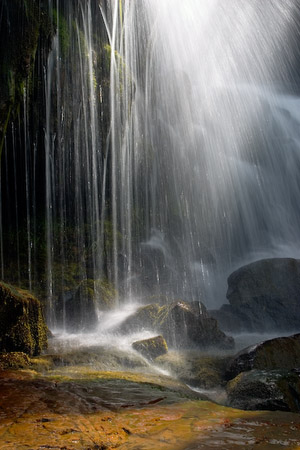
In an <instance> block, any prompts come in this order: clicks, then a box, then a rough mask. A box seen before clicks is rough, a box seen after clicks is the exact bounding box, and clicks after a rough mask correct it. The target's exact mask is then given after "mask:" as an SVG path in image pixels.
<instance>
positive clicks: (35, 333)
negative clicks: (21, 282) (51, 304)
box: [0, 283, 47, 355]
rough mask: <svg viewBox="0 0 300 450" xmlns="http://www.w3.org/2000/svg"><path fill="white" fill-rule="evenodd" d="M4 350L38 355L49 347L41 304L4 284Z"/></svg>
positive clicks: (0, 315) (0, 300)
mask: <svg viewBox="0 0 300 450" xmlns="http://www.w3.org/2000/svg"><path fill="white" fill-rule="evenodd" d="M0 330H1V331H0V350H1V351H6V352H11V351H22V352H25V353H27V354H29V355H38V354H39V353H41V351H42V350H43V349H44V348H46V347H47V327H46V324H45V321H44V318H43V315H42V310H41V305H40V302H39V301H38V300H37V299H36V298H35V297H33V296H32V295H31V294H30V293H29V292H27V291H23V290H21V289H17V288H14V287H13V286H9V285H7V284H5V283H0Z"/></svg>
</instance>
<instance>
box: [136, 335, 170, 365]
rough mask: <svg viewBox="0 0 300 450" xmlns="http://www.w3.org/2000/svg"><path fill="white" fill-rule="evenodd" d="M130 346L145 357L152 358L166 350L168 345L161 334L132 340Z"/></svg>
mask: <svg viewBox="0 0 300 450" xmlns="http://www.w3.org/2000/svg"><path fill="white" fill-rule="evenodd" d="M132 347H133V348H134V350H136V351H137V352H139V353H141V354H142V355H143V356H145V357H146V358H148V359H150V360H153V359H155V358H157V357H158V356H161V355H164V354H165V353H167V352H168V346H167V343H166V341H165V339H164V338H163V337H162V336H155V337H153V338H150V339H143V340H142V341H136V342H133V344H132Z"/></svg>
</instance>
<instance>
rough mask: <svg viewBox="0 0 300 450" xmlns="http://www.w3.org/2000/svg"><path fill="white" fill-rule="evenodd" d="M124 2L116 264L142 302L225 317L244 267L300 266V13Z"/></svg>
mask: <svg viewBox="0 0 300 450" xmlns="http://www.w3.org/2000/svg"><path fill="white" fill-rule="evenodd" d="M122 3H123V18H122V19H120V17H119V15H118V13H117V10H118V11H119V12H120V9H119V8H120V5H119V2H117V1H115V2H114V9H113V14H112V16H113V31H112V33H111V34H112V36H113V39H112V47H113V48H114V49H115V51H116V55H117V57H116V58H115V59H114V61H113V65H112V84H111V89H112V99H111V100H112V108H111V111H112V123H113V128H114V129H113V135H114V137H113V142H112V151H113V156H112V158H113V163H112V165H113V169H112V171H113V173H112V177H113V183H114V184H113V186H114V190H115V192H114V191H113V198H114V202H115V221H116V223H117V224H118V227H119V228H120V230H121V233H122V235H123V236H124V239H123V242H122V247H120V248H119V249H118V253H121V254H123V255H124V259H125V258H126V260H127V263H128V264H127V267H126V269H127V270H128V274H127V275H128V279H129V280H130V288H131V290H133V291H134V290H135V291H136V292H139V294H140V295H141V293H145V292H148V293H149V294H152V293H154V292H157V293H165V294H168V295H169V296H171V297H172V296H173V297H174V296H176V295H180V296H181V297H184V298H187V299H191V298H194V299H199V298H201V297H202V299H203V301H204V303H206V304H209V305H216V304H218V303H221V302H223V301H224V293H225V291H226V286H225V280H226V277H227V276H228V274H229V273H230V272H231V271H232V270H233V268H235V267H237V266H238V265H241V264H242V263H245V262H249V261H251V260H253V259H257V258H258V257H260V256H275V255H277V256H296V257H299V251H298V250H297V248H299V237H300V236H299V225H300V210H299V206H298V203H299V202H298V198H299V194H300V184H299V177H298V173H299V163H300V159H299V158H300V146H299V143H300V140H299V138H300V135H299V121H300V114H299V110H300V109H299V106H300V99H299V97H298V95H297V93H295V90H294V88H295V85H296V83H297V82H299V79H297V77H296V74H297V69H298V70H299V53H297V39H299V12H300V9H299V4H298V2H297V1H295V0H288V1H285V2H284V3H283V2H280V1H277V0H272V1H269V2H267V3H265V2H264V3H263V4H262V3H261V2H259V1H256V0H251V1H250V0H243V1H242V2H241V1H235V0H232V1H230V2H226V3H224V2H222V1H219V0H214V1H207V0H201V1H199V0H197V1H196V0H187V1H185V2H182V1H180V0H178V1H174V0H166V1H164V2H161V1H159V0H151V1H149V0H142V1H141V0H139V1H130V2H129V1H128V2H122ZM116 30H117V31H116ZM297 58H298V59H297ZM297 65H298V66H297ZM114 180H115V181H114Z"/></svg>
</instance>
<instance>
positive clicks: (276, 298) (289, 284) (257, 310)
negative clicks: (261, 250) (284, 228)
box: [211, 258, 300, 332]
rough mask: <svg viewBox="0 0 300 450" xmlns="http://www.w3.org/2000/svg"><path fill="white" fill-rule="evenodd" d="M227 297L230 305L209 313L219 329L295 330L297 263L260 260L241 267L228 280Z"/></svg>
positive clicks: (299, 296)
mask: <svg viewBox="0 0 300 450" xmlns="http://www.w3.org/2000/svg"><path fill="white" fill-rule="evenodd" d="M227 298H228V301H229V303H230V305H223V306H222V307H221V309H220V310H219V311H212V312H211V314H212V315H213V317H215V318H216V319H217V320H218V322H219V325H220V327H221V328H222V329H223V330H229V329H230V330H231V331H236V332H239V331H241V330H247V331H251V332H256V331H257V332H265V331H268V332H269V331H272V330H282V331H287V330H291V331H295V330H298V329H299V323H300V260H296V259H292V258H273V259H264V260H260V261H256V262H254V263H252V264H248V265H246V266H244V267H241V268H240V269H238V270H237V271H235V272H233V273H232V274H231V275H230V277H229V278H228V291H227Z"/></svg>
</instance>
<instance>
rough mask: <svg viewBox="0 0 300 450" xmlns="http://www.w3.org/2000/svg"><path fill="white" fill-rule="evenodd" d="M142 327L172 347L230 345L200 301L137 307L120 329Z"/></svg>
mask: <svg viewBox="0 0 300 450" xmlns="http://www.w3.org/2000/svg"><path fill="white" fill-rule="evenodd" d="M143 329H150V330H154V331H156V332H158V333H160V334H162V335H163V337H164V338H165V339H166V341H167V343H168V345H169V346H173V347H177V348H178V347H190V346H196V347H218V348H224V349H226V348H232V347H233V346H234V341H233V339H232V338H231V337H228V336H226V335H225V334H224V333H223V332H222V331H221V330H220V329H219V327H218V324H217V321H216V320H215V319H213V318H212V317H210V316H209V315H208V313H207V310H206V308H205V306H204V305H203V304H202V303H200V302H191V303H188V302H184V301H181V300H178V301H175V302H172V303H170V304H168V305H164V306H160V305H159V304H157V303H153V304H150V305H146V306H143V307H141V308H139V309H138V310H137V311H136V312H135V313H134V314H133V315H131V316H130V317H128V319H126V320H125V322H123V324H122V326H121V331H122V332H125V333H126V332H132V331H138V330H143Z"/></svg>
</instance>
